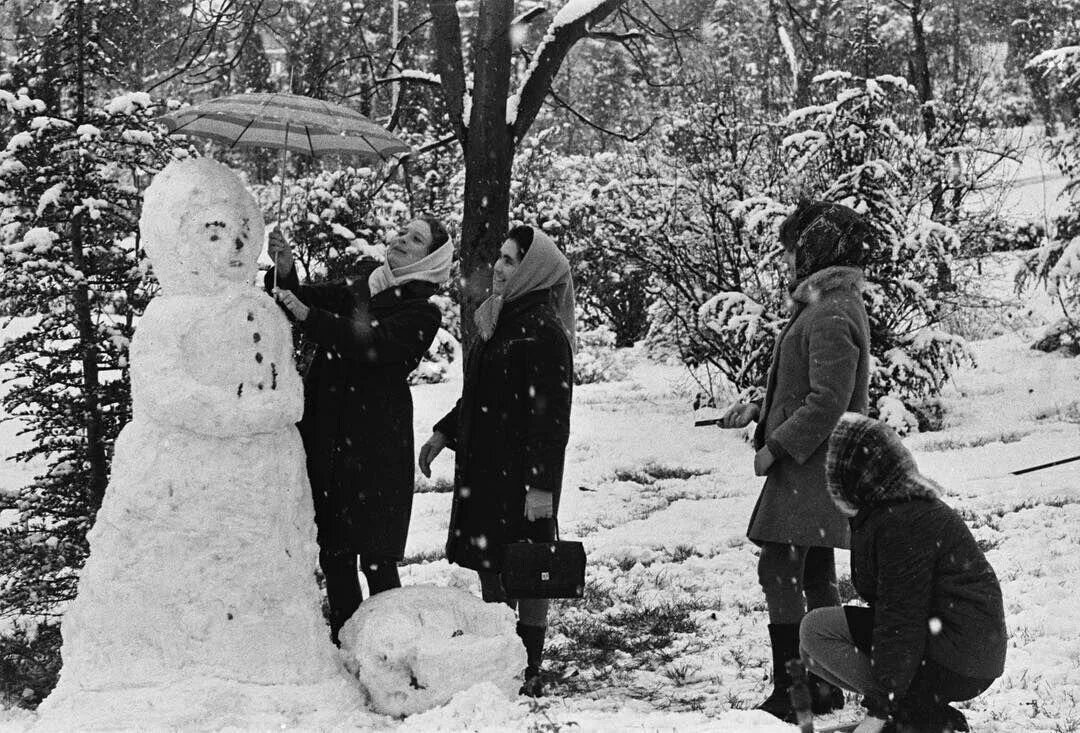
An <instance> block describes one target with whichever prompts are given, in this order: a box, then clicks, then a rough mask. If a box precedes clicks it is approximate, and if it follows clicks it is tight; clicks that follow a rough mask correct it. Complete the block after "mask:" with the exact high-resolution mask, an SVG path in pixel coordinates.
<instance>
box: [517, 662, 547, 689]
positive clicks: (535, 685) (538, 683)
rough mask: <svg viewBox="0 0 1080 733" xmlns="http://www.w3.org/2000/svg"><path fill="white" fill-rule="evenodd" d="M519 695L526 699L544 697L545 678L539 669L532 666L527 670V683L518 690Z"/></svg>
mask: <svg viewBox="0 0 1080 733" xmlns="http://www.w3.org/2000/svg"><path fill="white" fill-rule="evenodd" d="M518 694H519V695H524V696H525V697H543V696H544V678H543V676H542V675H541V673H540V670H539V669H535V668H534V667H531V666H530V667H526V668H525V683H524V684H523V685H522V686H521V689H520V690H518Z"/></svg>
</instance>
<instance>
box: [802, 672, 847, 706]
mask: <svg viewBox="0 0 1080 733" xmlns="http://www.w3.org/2000/svg"><path fill="white" fill-rule="evenodd" d="M806 682H807V684H808V685H809V687H810V710H812V711H813V713H814V715H822V714H824V713H831V712H832V711H834V710H840V709H842V708H843V707H844V691H843V690H841V689H840V688H839V687H837V686H836V685H831V684H829V683H828V682H826V681H825V680H823V679H821V678H820V677H818V676H817V675H816V674H814V673H813V672H808V673H807V675H806Z"/></svg>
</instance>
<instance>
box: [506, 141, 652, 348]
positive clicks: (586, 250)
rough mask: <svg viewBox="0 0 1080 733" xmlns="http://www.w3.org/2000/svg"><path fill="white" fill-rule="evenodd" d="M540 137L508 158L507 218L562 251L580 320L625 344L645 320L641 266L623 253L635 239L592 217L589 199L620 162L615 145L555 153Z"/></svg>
mask: <svg viewBox="0 0 1080 733" xmlns="http://www.w3.org/2000/svg"><path fill="white" fill-rule="evenodd" d="M546 137H547V136H546V135H544V134H540V135H538V136H537V139H536V141H535V142H534V144H533V145H532V146H531V147H529V148H526V149H525V150H523V151H522V152H521V153H519V155H518V156H517V158H516V160H515V169H514V185H513V188H512V192H511V193H512V196H513V202H512V208H511V219H512V220H514V222H515V223H525V224H535V225H539V226H541V227H542V228H543V229H544V231H546V232H547V233H548V234H549V235H550V236H551V237H552V238H553V239H554V240H555V241H556V243H557V244H558V245H559V246H560V247H561V248H562V249H563V251H564V252H565V253H566V256H567V258H568V259H569V260H570V265H571V267H572V268H573V272H574V288H575V291H576V294H577V303H578V306H579V309H580V311H581V316H582V319H583V324H584V325H585V327H586V328H596V327H600V326H606V327H608V328H610V329H611V331H612V332H613V333H614V334H615V344H616V346H619V347H624V346H632V345H633V344H634V343H635V342H637V341H638V340H639V339H641V338H642V337H643V336H644V335H645V333H646V330H647V328H648V307H649V303H650V302H651V297H650V295H649V290H648V272H647V270H645V269H644V268H643V267H642V266H641V263H640V262H639V261H638V260H636V259H634V258H632V257H628V256H627V255H626V254H625V249H626V248H627V247H632V246H634V245H635V242H632V241H627V240H625V239H623V238H622V235H623V234H624V232H622V231H621V229H620V228H619V227H617V226H606V225H605V222H603V221H601V220H600V219H598V218H597V216H596V213H597V208H596V205H595V203H596V199H597V197H600V196H601V195H602V191H603V190H604V188H605V187H607V186H609V185H617V181H618V180H619V179H620V178H621V176H622V175H623V173H624V172H625V169H624V168H623V166H622V165H621V162H620V157H619V156H618V155H616V154H614V153H598V154H596V155H591V156H590V155H569V156H559V155H556V154H554V152H553V151H552V150H551V149H550V148H549V147H547V146H546V145H545V144H544V142H545V139H546Z"/></svg>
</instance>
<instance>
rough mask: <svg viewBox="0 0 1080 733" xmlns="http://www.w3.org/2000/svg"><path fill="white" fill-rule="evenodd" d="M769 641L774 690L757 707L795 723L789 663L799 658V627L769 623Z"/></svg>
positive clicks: (785, 720) (786, 721) (787, 721)
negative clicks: (790, 689) (788, 669)
mask: <svg viewBox="0 0 1080 733" xmlns="http://www.w3.org/2000/svg"><path fill="white" fill-rule="evenodd" d="M769 643H770V645H771V646H772V671H773V674H772V679H773V690H772V693H770V694H769V696H768V697H767V698H765V699H764V700H763V701H762V702H761V704H760V705H758V706H757V708H755V709H756V710H763V711H765V712H766V713H769V714H770V715H774V716H776V717H777V718H780V720H782V721H784V722H785V723H794V722H795V709H794V708H793V707H792V706H791V697H790V696H789V695H788V688H789V687H791V674H790V673H789V672H788V671H787V663H788V661H789V660H792V659H798V658H799V627H798V626H797V625H796V624H769Z"/></svg>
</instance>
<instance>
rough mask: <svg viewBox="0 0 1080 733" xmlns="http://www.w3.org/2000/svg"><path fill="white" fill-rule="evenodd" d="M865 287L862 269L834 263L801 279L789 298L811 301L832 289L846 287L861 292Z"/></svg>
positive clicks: (800, 301) (805, 301) (797, 300)
mask: <svg viewBox="0 0 1080 733" xmlns="http://www.w3.org/2000/svg"><path fill="white" fill-rule="evenodd" d="M865 287H866V280H865V278H864V276H863V271H862V270H860V269H859V268H858V267H844V266H841V265H836V266H833V267H826V268H825V269H824V270H818V271H817V272H815V273H814V274H813V275H810V276H809V277H807V278H805V279H803V280H801V281H800V282H799V283H798V284H797V285H796V286H795V289H794V290H793V291H792V292H791V299H792V300H793V301H795V302H796V303H812V302H814V301H815V300H817V299H819V298H820V297H821V296H822V295H824V294H825V293H830V292H832V291H834V290H840V289H844V288H848V289H852V290H857V291H859V292H862V291H863V289H864V288H865Z"/></svg>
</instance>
